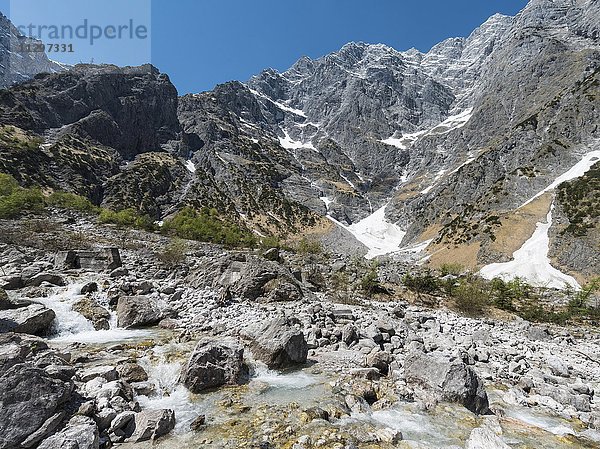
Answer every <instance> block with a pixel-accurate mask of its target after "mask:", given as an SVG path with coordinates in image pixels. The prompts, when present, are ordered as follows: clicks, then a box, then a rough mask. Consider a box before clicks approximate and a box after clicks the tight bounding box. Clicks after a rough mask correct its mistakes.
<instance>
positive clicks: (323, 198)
mask: <svg viewBox="0 0 600 449" xmlns="http://www.w3.org/2000/svg"><path fill="white" fill-rule="evenodd" d="M320 200H321V201H323V202H324V203H325V207H326V208H327V210H329V205H330V204H331V203H333V200H332V199H331V198H329V197H326V196H322V197H321V198H320Z"/></svg>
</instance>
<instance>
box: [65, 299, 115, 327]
mask: <svg viewBox="0 0 600 449" xmlns="http://www.w3.org/2000/svg"><path fill="white" fill-rule="evenodd" d="M82 294H83V290H82ZM73 310H74V311H75V312H77V313H79V314H81V315H83V316H84V317H85V318H87V319H88V320H90V321H91V322H92V323H93V324H94V328H95V329H96V330H107V329H109V328H110V324H109V321H108V320H109V319H110V312H109V311H108V310H106V309H105V308H104V307H102V306H101V305H100V304H98V302H97V301H95V300H94V299H93V298H89V297H85V298H81V299H80V300H78V301H77V302H76V303H75V304H73Z"/></svg>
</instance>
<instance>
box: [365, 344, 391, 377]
mask: <svg viewBox="0 0 600 449" xmlns="http://www.w3.org/2000/svg"><path fill="white" fill-rule="evenodd" d="M393 361H394V357H393V356H392V355H391V354H390V353H389V352H385V351H381V350H378V349H374V350H373V351H371V353H370V354H369V355H368V356H367V360H366V362H367V366H368V367H372V368H377V369H378V370H379V372H380V373H381V374H383V375H384V376H385V375H387V374H388V372H389V366H390V363H392V362H393Z"/></svg>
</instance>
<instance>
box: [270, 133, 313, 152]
mask: <svg viewBox="0 0 600 449" xmlns="http://www.w3.org/2000/svg"><path fill="white" fill-rule="evenodd" d="M283 133H284V134H285V137H280V138H279V144H280V145H281V146H282V147H283V148H285V149H286V150H299V149H300V148H308V149H310V150H313V151H317V149H316V148H315V146H314V145H313V144H312V143H311V142H307V143H304V142H301V141H299V140H294V139H292V138H291V137H290V134H289V133H288V132H287V131H286V130H283Z"/></svg>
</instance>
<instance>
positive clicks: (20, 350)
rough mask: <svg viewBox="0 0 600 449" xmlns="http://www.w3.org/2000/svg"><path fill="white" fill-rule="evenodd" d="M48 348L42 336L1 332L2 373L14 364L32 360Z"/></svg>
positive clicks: (0, 356) (0, 360) (0, 363)
mask: <svg viewBox="0 0 600 449" xmlns="http://www.w3.org/2000/svg"><path fill="white" fill-rule="evenodd" d="M47 349H48V344H47V343H46V342H45V341H44V340H43V339H41V338H38V337H34V336H31V335H27V334H15V333H8V334H0V373H4V372H6V371H8V369H9V368H11V367H13V366H14V365H17V364H20V363H24V362H25V361H28V360H29V361H30V360H31V359H33V358H34V357H36V356H37V355H38V354H39V353H43V352H44V351H45V350H47Z"/></svg>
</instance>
